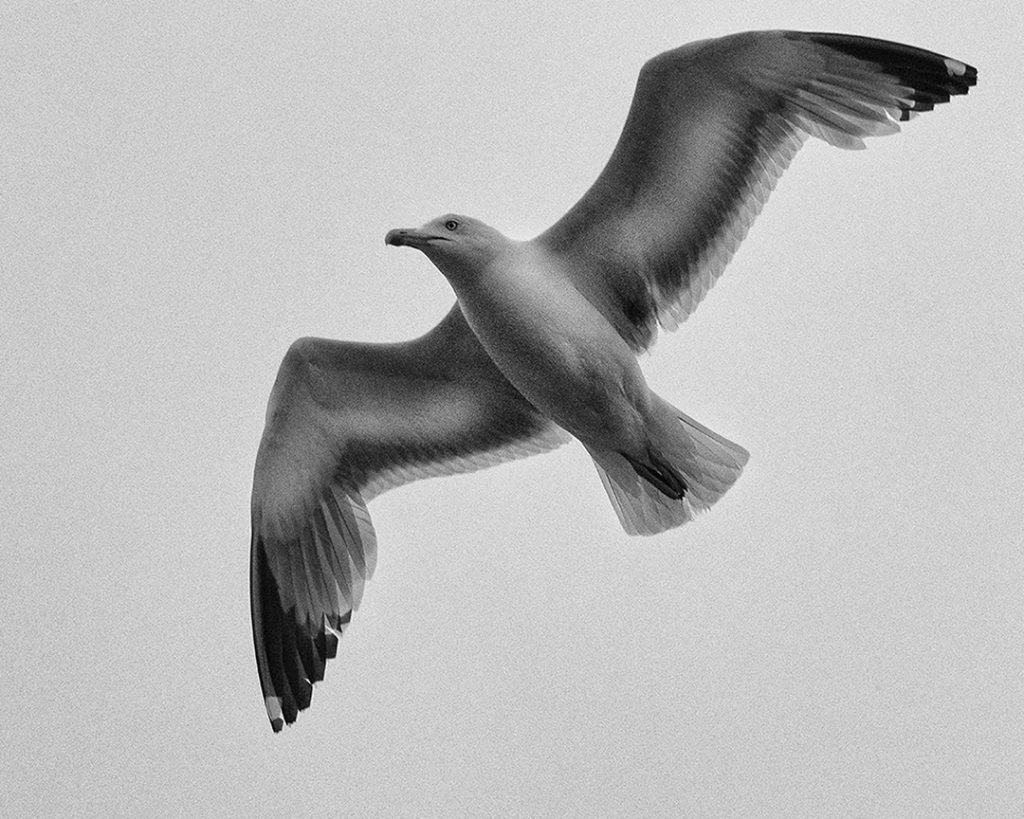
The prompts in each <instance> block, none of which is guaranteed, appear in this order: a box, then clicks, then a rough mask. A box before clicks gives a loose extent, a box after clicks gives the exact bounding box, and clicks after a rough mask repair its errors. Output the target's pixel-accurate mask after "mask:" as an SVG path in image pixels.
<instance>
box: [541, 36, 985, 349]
mask: <svg viewBox="0 0 1024 819" xmlns="http://www.w3.org/2000/svg"><path fill="white" fill-rule="evenodd" d="M977 73H978V72H977V71H976V70H975V69H974V68H972V67H971V66H969V65H966V64H965V63H962V62H960V61H958V60H953V59H951V58H949V57H943V56H942V55H940V54H935V53H932V52H930V51H925V50H923V49H919V48H913V47H911V46H906V45H900V44H897V43H890V42H886V41H884V40H875V39H869V38H866V37H854V36H849V35H845V34H816V33H803V32H793V31H765V32H751V33H745V34H737V35H733V36H729V37H722V38H720V39H716V40H706V41H702V42H698V43H692V44H690V45H686V46H683V47H682V48H677V49H675V50H673V51H667V52H665V53H663V54H661V55H659V56H657V57H655V58H653V59H652V60H650V61H649V62H648V63H647V64H646V65H644V67H643V69H642V70H641V72H640V77H639V80H638V81H637V86H636V91H635V94H634V97H633V103H632V106H631V108H630V112H629V116H628V118H627V120H626V125H625V128H624V130H623V132H622V135H621V136H620V137H619V141H618V144H617V145H616V147H615V150H614V152H613V153H612V156H611V159H610V160H609V161H608V164H607V165H606V166H605V168H604V170H603V171H602V172H601V174H600V176H599V177H598V179H597V181H596V182H595V183H594V185H593V186H592V187H591V188H590V190H589V191H587V193H586V194H585V195H584V196H583V198H582V199H581V200H580V201H579V202H577V203H576V205H575V206H573V207H572V208H571V209H570V210H569V212H568V213H566V215H565V216H564V217H562V219H561V220H559V221H558V222H557V223H556V224H555V225H553V226H552V227H551V228H550V229H549V230H547V231H546V232H545V233H543V234H541V235H540V236H539V237H537V239H536V241H537V242H539V243H540V244H541V245H543V246H544V247H545V248H546V249H547V250H548V251H549V252H551V253H554V254H556V255H557V256H559V257H560V262H561V264H560V265H559V266H560V267H561V268H562V269H563V270H565V271H566V272H567V273H568V275H569V276H570V278H571V279H572V281H573V283H574V284H575V286H576V287H577V288H578V289H579V290H580V291H581V292H583V294H584V295H586V296H587V297H588V298H589V299H590V300H591V301H592V302H593V303H594V304H595V306H597V307H598V309H599V310H601V312H602V313H603V314H604V315H605V316H606V318H608V320H609V321H611V322H612V323H613V324H614V325H615V326H616V328H617V329H618V330H619V332H620V334H621V335H622V336H623V338H625V339H626V341H627V342H629V343H630V345H631V346H632V347H633V348H634V349H636V350H638V351H639V350H642V349H646V348H647V347H649V346H650V345H651V344H652V343H653V341H654V339H655V336H656V335H657V325H658V324H659V323H660V324H661V325H662V326H663V327H665V328H666V329H669V330H674V329H675V328H676V327H677V326H678V325H679V323H681V322H682V321H683V320H685V319H686V317H687V316H689V314H690V313H691V312H693V310H694V309H695V308H696V306H697V304H698V303H699V302H700V300H701V299H702V298H703V297H704V295H705V294H706V293H707V292H708V290H709V289H710V288H711V286H712V285H713V284H714V283H715V280H716V279H717V278H718V276H719V275H720V274H721V272H722V270H723V269H724V268H725V266H726V264H727V263H728V261H729V259H730V258H731V257H732V254H733V253H734V252H735V250H736V248H737V247H738V246H739V243H740V242H741V241H742V239H743V237H744V236H745V235H746V233H747V230H748V229H749V228H750V225H751V224H752V223H753V221H754V218H755V217H756V216H757V214H758V212H759V211H760V209H761V206H762V205H763V204H764V202H765V200H766V199H767V198H768V194H769V193H770V191H771V190H772V188H773V186H774V185H775V182H776V180H777V179H778V178H779V176H780V175H781V174H782V172H783V171H784V170H785V169H786V167H787V166H788V164H789V162H790V160H791V159H792V158H793V156H794V154H796V152H797V150H798V149H799V148H800V146H801V145H802V144H803V142H804V140H805V139H806V138H807V137H808V136H815V137H818V138H820V139H823V140H825V141H826V142H829V143H830V144H832V145H836V146H838V147H840V148H863V147H864V142H863V139H864V137H869V136H881V135H885V134H891V133H895V132H896V131H898V130H899V126H898V125H897V122H898V121H902V120H906V119H909V118H910V116H912V115H913V114H914V113H916V112H918V111H928V110H931V109H932V108H933V107H934V106H935V105H936V104H939V103H942V102H947V101H948V100H949V98H950V96H953V95H957V94H966V93H967V90H968V88H970V87H971V86H973V85H974V84H975V83H976V82H977Z"/></svg>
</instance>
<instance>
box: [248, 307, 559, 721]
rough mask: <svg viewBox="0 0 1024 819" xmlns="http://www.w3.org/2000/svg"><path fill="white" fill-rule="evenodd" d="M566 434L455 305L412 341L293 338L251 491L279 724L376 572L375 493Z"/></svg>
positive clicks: (265, 662) (259, 658)
mask: <svg viewBox="0 0 1024 819" xmlns="http://www.w3.org/2000/svg"><path fill="white" fill-rule="evenodd" d="M565 440H567V434H566V433H565V432H564V431H562V430H561V429H560V428H559V427H557V426H555V425H554V424H553V423H551V422H550V421H549V420H547V419H546V418H544V417H543V416H541V415H540V414H539V413H538V412H537V410H536V409H534V407H533V406H532V405H531V404H530V403H529V402H528V401H526V399H525V398H523V397H522V396H521V395H520V394H519V393H518V392H517V391H516V390H515V388H514V387H513V386H512V385H511V384H509V383H508V381H506V380H505V378H504V377H503V376H502V375H501V373H500V372H499V371H498V369H497V368H496V367H495V366H494V364H493V363H492V362H491V361H490V359H489V358H488V357H487V355H486V353H485V352H484V351H483V348H482V347H480V344H479V342H478V341H477V340H476V337H475V336H474V335H473V333H472V331H471V330H470V329H469V327H468V325H467V324H466V321H465V319H464V317H463V315H462V313H461V311H460V310H459V307H458V305H456V306H455V307H453V308H452V310H451V311H450V312H449V313H448V315H447V316H446V317H445V318H444V319H443V320H442V321H441V323H440V324H438V325H437V327H435V328H434V329H433V330H431V331H430V332H429V333H427V334H426V335H425V336H423V337H422V338H420V339H417V340H415V341H410V342H404V343H399V344H355V343H345V342H340V341H329V340H326V339H302V340H300V341H298V342H296V343H295V344H293V345H292V347H291V349H289V351H288V353H287V355H286V356H285V358H284V361H283V362H282V364H281V368H280V371H279V373H278V376H277V381H276V383H275V384H274V388H273V391H272V393H271V397H270V403H269V406H268V408H267V421H266V428H265V430H264V433H263V439H262V441H261V443H260V448H259V453H258V455H257V457H256V470H255V476H254V480H253V494H252V549H251V557H250V593H251V604H252V624H253V640H254V643H255V649H256V664H257V667H258V670H259V676H260V684H261V686H262V689H263V696H264V701H265V703H266V707H267V715H268V716H269V718H270V723H271V726H272V727H273V728H274V730H275V731H279V730H281V728H282V727H283V726H284V723H286V722H288V723H291V722H293V721H294V720H295V718H296V716H297V713H298V711H300V710H302V709H304V708H306V707H307V706H308V705H309V702H310V698H311V695H312V688H313V684H314V683H316V682H319V681H320V680H322V679H323V676H324V666H325V664H326V661H327V660H328V659H330V658H332V657H334V656H335V653H336V651H337V645H338V637H339V636H340V635H341V633H342V632H343V631H344V629H345V627H346V626H347V625H348V623H349V620H350V619H351V617H352V612H353V611H354V610H355V609H356V607H357V606H358V605H359V601H360V598H361V596H362V591H363V583H364V581H365V580H366V579H367V578H369V577H370V575H371V574H372V573H373V568H374V564H375V562H376V539H375V536H374V532H373V526H372V525H371V523H370V516H369V514H368V513H367V511H366V502H367V501H368V500H369V499H370V498H372V497H373V496H375V495H378V494H380V493H381V492H383V491H385V490H386V489H389V488H391V487H394V486H398V485H400V484H403V483H407V482H409V481H413V480H416V479H418V478H424V477H428V476H433V475H446V474H452V473H456V472H467V471H470V470H474V469H480V468H483V467H486V466H490V465H492V464H496V463H499V462H502V461H507V460H511V459H513V458H518V457H523V456H526V455H532V454H535V453H539V452H545V451H547V450H550V449H553V448H555V447H556V446H558V445H559V444H561V443H563V442H564V441H565Z"/></svg>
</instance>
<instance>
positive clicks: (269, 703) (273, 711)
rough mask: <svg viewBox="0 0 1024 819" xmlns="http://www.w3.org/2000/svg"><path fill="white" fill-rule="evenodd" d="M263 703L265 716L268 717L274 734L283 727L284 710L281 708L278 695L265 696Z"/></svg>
mask: <svg viewBox="0 0 1024 819" xmlns="http://www.w3.org/2000/svg"><path fill="white" fill-rule="evenodd" d="M263 704H264V705H265V706H266V707H267V716H268V717H269V718H270V727H271V728H273V729H274V733H275V734H276V733H277V732H278V731H280V730H281V729H282V728H284V712H283V711H282V710H281V698H280V697H266V698H265V699H264V700H263Z"/></svg>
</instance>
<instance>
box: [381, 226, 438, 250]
mask: <svg viewBox="0 0 1024 819" xmlns="http://www.w3.org/2000/svg"><path fill="white" fill-rule="evenodd" d="M428 239H429V237H428V236H426V235H424V234H423V233H421V232H420V231H418V230H416V228H395V229H394V230H389V231H388V232H387V235H386V236H385V237H384V244H386V245H394V246H395V247H403V246H404V245H408V246H409V247H417V248H418V247H423V245H425V244H426V243H427V240H428Z"/></svg>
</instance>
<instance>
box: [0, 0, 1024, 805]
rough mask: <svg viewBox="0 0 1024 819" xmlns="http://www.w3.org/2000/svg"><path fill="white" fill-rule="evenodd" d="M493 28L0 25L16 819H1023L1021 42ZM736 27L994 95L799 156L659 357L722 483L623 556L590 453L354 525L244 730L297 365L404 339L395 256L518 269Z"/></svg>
mask: <svg viewBox="0 0 1024 819" xmlns="http://www.w3.org/2000/svg"><path fill="white" fill-rule="evenodd" d="M514 5H515V8H512V7H511V6H509V7H504V6H503V7H500V8H499V7H490V6H485V5H484V4H480V3H464V2H447V3H443V4H437V5H432V6H427V5H425V4H423V3H422V2H401V3H394V2H393V3H389V4H388V7H387V11H386V12H383V11H382V10H381V7H380V6H379V5H376V4H370V3H358V4H339V3H323V4H320V3H315V4H305V5H302V6H301V7H292V6H291V4H287V10H278V7H277V6H274V7H273V9H274V10H267V9H270V8H271V7H270V6H261V7H260V8H261V9H263V10H261V11H253V10H251V9H250V7H249V5H248V4H241V3H226V4H216V10H212V9H211V8H210V7H209V6H208V5H207V4H189V5H187V6H186V5H184V4H177V5H176V6H175V8H174V10H172V9H170V8H169V6H168V5H166V4H127V3H106V4H87V3H74V4H72V3H67V4H59V5H58V4H39V3H35V2H26V3H18V2H14V3H8V4H6V7H5V12H4V26H3V30H2V32H0V66H2V69H3V70H2V73H3V76H4V81H3V83H2V84H0V169H2V172H0V276H2V290H0V339H2V345H0V383H2V385H3V387H2V390H0V561H2V562H0V572H2V576H3V579H4V582H3V587H4V591H3V594H2V595H0V652H2V656H3V658H4V659H3V662H2V663H0V697H2V701H3V703H4V705H5V717H4V719H3V721H2V728H0V780H2V781H0V785H2V791H3V793H4V797H3V800H4V804H5V809H6V810H10V811H11V812H12V814H14V815H16V814H21V813H25V812H33V811H35V812H38V813H41V814H51V815H52V814H54V813H76V814H79V815H81V814H89V813H93V814H107V815H109V814H112V813H147V814H153V813H156V814H161V813H166V814H189V815H195V814H216V813H221V812H239V813H240V812H246V813H250V812H257V813H264V814H271V813H279V812H285V811H287V812H290V813H294V814H299V813H305V814H330V813H334V814H337V813H338V812H340V811H342V810H344V811H346V812H348V813H353V814H356V815H358V814H362V815H370V814H378V815H403V814H408V815H412V814H418V815H424V814H426V815H429V814H445V815H453V814H454V815H459V814H476V815H479V814H482V813H506V814H523V815H526V814H533V815H560V816H564V815H577V814H579V815H582V814H593V813H602V814H605V815H614V814H620V815H637V814H646V815H678V814H680V813H684V814H694V815H723V814H738V813H746V814H752V813H763V812H779V813H787V814H807V815H813V814H820V813H822V812H829V813H840V814H852V813H861V814H869V813H878V812H885V813H892V812H896V813H916V812H922V813H923V812H927V813H952V812H962V811H967V812H980V813H986V814H990V815H991V814H998V813H1006V814H1009V813H1017V814H1019V813H1020V812H1021V810H1022V807H1024V786H1022V784H1021V783H1022V782H1024V762H1022V760H1024V676H1022V671H1024V603H1022V595H1021V589H1022V587H1024V556H1022V549H1021V544H1022V540H1024V537H1022V535H1024V532H1022V528H1024V527H1022V520H1024V516H1022V512H1021V499H1020V480H1021V463H1022V462H1024V436H1022V433H1021V430H1022V429H1024V410H1022V401H1021V391H1022V390H1021V386H1022V385H1021V372H1022V367H1021V364H1022V361H1021V351H1022V350H1024V329H1022V321H1021V315H1022V310H1024V286H1022V284H1021V275H1022V274H1021V268H1022V257H1024V252H1022V251H1024V241H1022V230H1021V227H1020V225H1021V217H1022V211H1024V208H1022V202H1021V196H1020V191H1021V189H1022V183H1024V179H1022V178H1021V177H1022V162H1021V147H1020V146H1021V145H1022V144H1024V134H1022V131H1021V122H1022V121H1024V105H1022V102H1021V100H1022V98H1024V83H1022V81H1021V78H1020V76H1021V75H1020V65H1019V63H1020V42H1021V39H1022V36H1024V26H1022V19H1021V12H1020V11H1005V10H1004V11H999V10H998V9H993V8H992V4H987V3H972V2H960V1H958V2H944V0H929V1H928V2H924V1H923V0H922V1H921V2H917V1H916V0H915V1H914V2H908V3H902V4H894V3H884V4H883V3H868V4H846V5H836V4H822V3H818V2H814V3H811V2H793V3H786V4H784V5H783V4H778V6H774V5H773V4H770V3H767V4H766V3H758V4H750V5H747V6H743V5H740V4H719V3H716V4H702V5H701V6H699V7H694V6H688V5H687V4H680V3H678V2H662V3H639V4H631V5H629V6H628V7H627V6H624V5H622V4H612V3H608V4H605V5H604V6H593V5H589V4H583V3H572V2H570V3H560V4H551V3H548V2H544V3H535V4H514ZM1014 5H1016V4H1012V3H1004V4H1000V6H1001V7H1002V8H1003V9H1008V8H1010V7H1012V6H1014ZM44 6H46V7H47V8H49V9H51V10H47V11H43V10H41V9H42V8H43V7H44ZM283 8H284V7H282V9H283ZM627 8H628V11H625V9H627ZM756 28H803V29H810V30H832V31H847V32H851V33H860V34H868V35H873V36H878V37H884V38H886V39H894V40H900V41H904V42H909V43H912V44H915V45H918V46H922V47H925V48H930V49H933V50H936V51H940V52H943V53H946V54H949V55H951V56H954V57H957V58H959V59H962V60H965V61H967V62H970V63H973V64H974V65H976V66H977V67H978V68H979V71H980V81H979V85H978V87H977V88H976V89H974V91H973V92H972V93H971V95H970V96H969V97H967V98H959V99H956V100H954V101H953V103H951V104H950V105H948V106H943V107H942V108H941V109H939V110H937V111H935V112H934V113H932V114H928V115H926V116H922V117H920V118H919V119H917V120H915V121H913V122H911V123H909V124H908V125H907V127H905V128H904V131H903V133H902V134H900V135H897V136H895V137H890V138H887V139H883V140H873V141H871V143H870V147H869V150H868V151H866V152H860V153H853V152H841V151H837V150H834V149H830V148H828V147H827V146H825V145H823V144H811V145H809V146H808V147H806V148H805V149H804V150H803V151H802V152H801V153H800V155H799V156H798V157H797V159H796V160H795V162H794V164H793V166H792V168H791V169H790V170H789V172H788V173H787V174H786V175H785V176H784V177H783V178H782V180H781V182H780V184H779V187H778V189H777V190H776V192H775V194H774V195H773V196H772V199H771V201H770V202H769V203H768V205H767V207H766V209H765V211H764V213H763V214H762V215H761V217H760V218H759V220H758V221H757V223H756V224H755V225H754V228H753V229H752V231H751V233H750V235H749V237H748V239H747V241H746V242H745V243H744V245H743V246H742V247H741V249H740V251H739V253H738V254H737V256H736V258H735V259H734V261H733V263H732V265H731V266H730V267H729V269H728V270H727V272H726V274H725V275H724V276H723V278H722V280H721V281H720V282H719V284H718V285H717V286H716V288H715V290H714V291H713V292H712V294H711V295H710V296H709V297H708V298H707V299H706V300H705V301H704V302H703V304H702V305H701V307H700V309H699V310H698V311H697V313H696V314H695V316H694V317H693V318H692V319H690V320H689V321H688V322H687V323H686V324H685V325H684V327H683V328H682V329H681V330H680V331H679V332H678V333H676V334H673V335H665V336H663V337H662V339H661V341H660V342H659V343H658V345H657V347H656V348H655V350H654V351H653V353H652V354H651V355H649V356H647V357H646V358H645V361H644V368H645V371H646V372H647V373H648V376H649V379H650V381H651V383H652V385H653V386H654V387H655V389H656V390H657V391H658V392H659V393H660V394H662V395H663V396H665V397H666V398H667V399H668V400H670V401H671V402H672V403H673V404H676V405H677V406H679V407H681V408H682V409H684V410H685V411H686V412H687V413H688V414H690V415H692V416H693V417H695V418H696V419H698V420H699V421H701V422H703V423H705V424H707V425H708V426H710V427H711V428H712V429H714V430H716V431H718V432H720V433H721V434H723V435H726V436H727V437H729V438H731V439H733V440H735V441H737V442H738V443H740V444H742V445H744V446H745V447H746V448H748V449H749V450H750V451H751V454H752V459H751V461H750V464H749V465H748V467H747V470H746V472H745V474H744V475H743V477H742V478H741V479H740V481H739V483H738V484H737V485H736V487H735V488H734V489H733V490H731V491H730V493H729V494H728V495H727V496H726V497H725V499H724V500H723V501H722V502H721V503H720V504H719V505H717V506H716V507H715V508H714V510H712V511H711V512H710V513H709V514H708V515H705V516H703V517H702V518H701V519H699V520H698V521H696V522H695V523H693V524H690V525H688V526H686V527H684V528H683V529H679V530H675V531H673V532H670V533H667V534H665V535H662V536H659V537H657V538H652V539H631V538H628V537H626V536H625V535H624V534H623V533H622V531H621V530H620V528H619V525H618V523H617V521H616V519H615V515H614V513H613V511H612V509H611V507H610V505H609V503H608V501H607V498H606V497H605V493H604V491H603V489H602V487H601V485H600V482H599V480H598V478H597V475H596V473H595V472H594V469H593V467H592V466H591V464H590V463H589V459H588V457H587V456H586V454H585V453H584V452H583V450H582V448H581V447H579V446H578V445H573V446H570V447H566V448H563V449H562V450H560V451H558V452H556V453H553V454H550V455H546V456H543V457H538V458H534V459H530V460H527V461H523V462H519V463H516V464H512V465H508V466H503V467H499V468H496V469H493V470H490V471H487V472H483V473H477V474H474V475H469V476H461V477H454V478H447V479H444V480H435V481H427V482H422V483H418V484H414V485H412V486H408V487H405V488H402V489H399V490H395V491H394V492H392V493H389V494H387V495H384V496H383V497H381V498H379V499H377V500H376V501H374V503H373V504H372V505H371V513H372V514H373V517H374V521H375V524H376V527H377V532H378V536H379V540H380V561H379V564H378V568H377V573H376V575H375V577H374V579H373V581H372V583H371V584H370V585H369V586H368V587H367V592H366V596H365V598H364V601H363V605H362V607H361V609H360V611H359V612H358V614H357V619H356V621H355V622H354V624H353V627H352V628H351V629H350V630H349V632H348V633H347V634H346V636H345V638H344V640H343V641H342V644H341V647H340V650H339V656H338V659H337V660H335V661H334V662H333V663H332V664H331V665H330V666H329V668H328V671H327V679H326V681H325V682H324V683H322V684H321V685H319V686H318V687H317V690H316V692H315V695H314V702H313V706H312V708H311V709H310V710H309V711H307V712H305V713H304V714H303V715H302V716H301V717H300V719H299V722H298V723H297V724H296V725H295V726H292V727H291V728H289V729H287V730H286V731H285V732H284V733H283V734H281V735H279V736H274V735H272V734H271V732H270V729H269V727H268V725H267V722H266V717H265V715H264V711H263V704H262V701H261V697H260V694H259V687H258V682H257V678H256V669H255V662H254V660H253V657H252V646H251V636H250V630H249V605H248V589H247V561H248V551H249V541H248V537H249V520H248V515H249V491H250V481H251V474H252V465H253V460H254V457H255V453H256V447H257V444H258V441H259V436H260V433H261V430H262V424H263V413H264V409H265V406H266V399H267V395H268V393H269V390H270V386H271V384H272V382H273V378H274V374H275V371H276V368H277V365H278V363H279V361H280V359H281V356H282V355H283V353H284V351H285V349H286V348H287V345H288V344H289V343H290V342H291V341H292V340H293V339H294V338H296V337H298V336H302V335H320V336H328V337H336V338H348V339H366V340H391V339H400V338H407V337H411V336H413V335H418V334H419V333H421V332H422V331H424V330H426V329H427V328H428V327H430V326H432V325H433V324H434V323H435V322H436V321H437V320H438V319H439V318H440V316H441V315H443V313H444V311H445V310H446V309H447V308H448V306H449V305H450V303H451V301H452V295H451V292H450V290H449V288H448V285H447V283H446V282H445V281H444V279H443V278H442V277H441V275H440V274H439V273H437V271H436V270H434V269H433V268H432V267H431V266H430V264H429V262H428V261H427V260H426V259H425V258H423V257H422V256H420V255H419V254H416V253H412V252H408V251H406V252H402V251H396V250H394V249H390V248H385V247H384V244H383V236H384V233H385V231H386V230H387V229H388V228H390V227H395V226H398V225H406V224H419V223H421V222H423V221H425V220H426V219H428V218H430V217H432V216H434V215H437V214H439V213H442V212H444V211H447V210H456V211H460V212H464V213H469V214H473V215H476V216H479V217H480V218H483V219H485V220H486V221H488V222H491V223H492V224H494V225H496V226H497V227H499V228H501V229H503V230H504V231H505V232H507V233H509V234H510V235H513V236H516V237H526V236H530V235H533V234H535V233H536V232H539V231H540V230H542V229H543V228H544V227H546V226H547V225H549V224H550V223H552V222H553V221H554V220H555V219H556V218H557V217H558V216H560V215H561V214H562V213H563V212H564V211H565V210H566V209H567V208H568V207H569V206H570V205H571V204H572V203H573V202H574V201H575V200H576V198H577V197H578V196H579V195H580V194H581V193H582V192H583V191H584V190H585V189H586V188H587V186H588V185H589V184H590V182H591V181H593V179H594V177H595V176H596V174H597V172H598V171H599V170H600V167H601V166H602V165H603V163H604V161H605V160H606V159H607V157H608V155H609V153H610V151H611V148H612V145H613V143H614V141H615V138H616V137H617V135H618V132H619V129H620V127H621V125H622V122H623V120H624V117H625V112H626V109H627V106H628V104H629V100H630V95H631V93H632V87H633V83H634V81H635V77H636V72H637V70H638V69H639V66H640V65H641V64H642V62H643V61H644V60H645V59H646V58H648V57H650V56H652V55H654V54H656V53H658V52H659V51H661V50H664V49H666V48H669V47H673V46H676V45H679V44H681V43H684V42H688V41H690V40H694V39H699V38H702V37H708V36H715V35H720V34H725V33H729V32H732V31H738V30H744V29H756Z"/></svg>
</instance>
